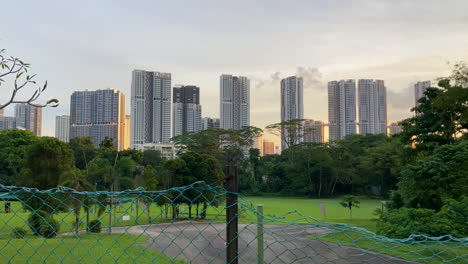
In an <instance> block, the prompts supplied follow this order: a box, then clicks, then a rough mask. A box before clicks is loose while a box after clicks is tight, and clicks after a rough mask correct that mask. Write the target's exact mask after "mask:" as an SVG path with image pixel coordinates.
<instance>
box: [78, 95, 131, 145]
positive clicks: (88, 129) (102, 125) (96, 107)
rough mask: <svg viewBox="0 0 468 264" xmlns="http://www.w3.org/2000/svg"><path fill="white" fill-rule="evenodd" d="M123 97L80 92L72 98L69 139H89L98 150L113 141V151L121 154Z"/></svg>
mask: <svg viewBox="0 0 468 264" xmlns="http://www.w3.org/2000/svg"><path fill="white" fill-rule="evenodd" d="M124 134H125V95H124V94H123V93H121V92H120V91H118V90H114V89H105V90H96V91H89V90H88V91H80V92H74V93H73V94H72V95H71V101H70V139H72V138H75V137H91V138H92V140H93V142H94V145H95V146H96V147H97V146H99V144H100V143H101V142H102V141H103V140H104V139H105V138H106V137H109V138H112V140H113V141H114V148H115V149H116V150H123V148H124Z"/></svg>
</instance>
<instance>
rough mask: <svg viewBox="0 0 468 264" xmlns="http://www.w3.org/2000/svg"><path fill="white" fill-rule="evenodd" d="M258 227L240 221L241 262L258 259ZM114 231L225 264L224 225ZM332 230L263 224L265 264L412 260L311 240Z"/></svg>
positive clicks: (186, 256) (183, 256)
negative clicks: (140, 236) (145, 238)
mask: <svg viewBox="0 0 468 264" xmlns="http://www.w3.org/2000/svg"><path fill="white" fill-rule="evenodd" d="M256 229H257V227H256V225H239V233H240V236H239V244H238V245H239V263H248V264H250V263H257V231H256ZM112 232H113V233H129V234H134V235H144V236H147V237H149V240H148V241H147V242H145V243H143V244H141V246H142V247H145V248H150V249H153V250H156V251H159V252H161V253H163V254H165V255H167V256H170V257H173V258H176V259H180V260H184V261H187V262H189V263H194V264H206V263H213V264H218V263H220V264H224V263H226V262H225V259H226V246H225V245H226V240H225V234H226V224H221V223H206V222H200V223H199V222H189V221H185V222H177V223H170V224H156V225H145V226H131V227H114V228H113V229H112ZM328 232H331V230H330V229H326V228H320V227H311V226H306V225H294V226H292V225H291V226H284V225H282V226H278V225H265V231H264V248H265V251H264V263H275V264H276V263H335V264H345V263H368V264H380V263H398V264H400V263H414V262H408V261H404V260H401V259H397V258H394V257H391V256H386V255H382V254H378V253H375V252H370V251H366V250H362V249H358V248H353V247H346V246H338V245H335V244H332V243H327V242H323V241H319V240H311V239H309V238H310V237H311V236H314V235H324V234H327V233H328Z"/></svg>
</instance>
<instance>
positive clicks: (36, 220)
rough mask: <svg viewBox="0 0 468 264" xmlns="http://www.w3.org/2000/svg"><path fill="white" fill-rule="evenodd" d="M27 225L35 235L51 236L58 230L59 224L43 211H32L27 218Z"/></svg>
mask: <svg viewBox="0 0 468 264" xmlns="http://www.w3.org/2000/svg"><path fill="white" fill-rule="evenodd" d="M27 222H28V226H29V228H31V231H32V232H33V234H34V235H36V236H39V235H40V236H42V237H44V238H52V237H55V236H56V235H57V233H58V232H59V230H60V224H59V222H57V221H56V220H55V219H54V218H53V217H52V216H51V215H49V214H48V213H47V212H45V211H39V210H38V211H33V212H32V213H31V214H30V215H29V218H28V221H27Z"/></svg>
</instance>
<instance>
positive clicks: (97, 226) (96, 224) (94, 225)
mask: <svg viewBox="0 0 468 264" xmlns="http://www.w3.org/2000/svg"><path fill="white" fill-rule="evenodd" d="M88 230H89V231H90V232H93V233H101V221H99V220H92V221H90V222H89V226H88Z"/></svg>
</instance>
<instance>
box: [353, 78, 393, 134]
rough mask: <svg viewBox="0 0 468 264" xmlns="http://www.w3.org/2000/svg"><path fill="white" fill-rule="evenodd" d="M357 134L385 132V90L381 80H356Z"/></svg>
mask: <svg viewBox="0 0 468 264" xmlns="http://www.w3.org/2000/svg"><path fill="white" fill-rule="evenodd" d="M358 101H359V102H358V105H359V108H358V109H359V134H361V135H365V134H385V135H386V134H387V92H386V88H385V85H384V81H382V80H369V79H360V80H358Z"/></svg>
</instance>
